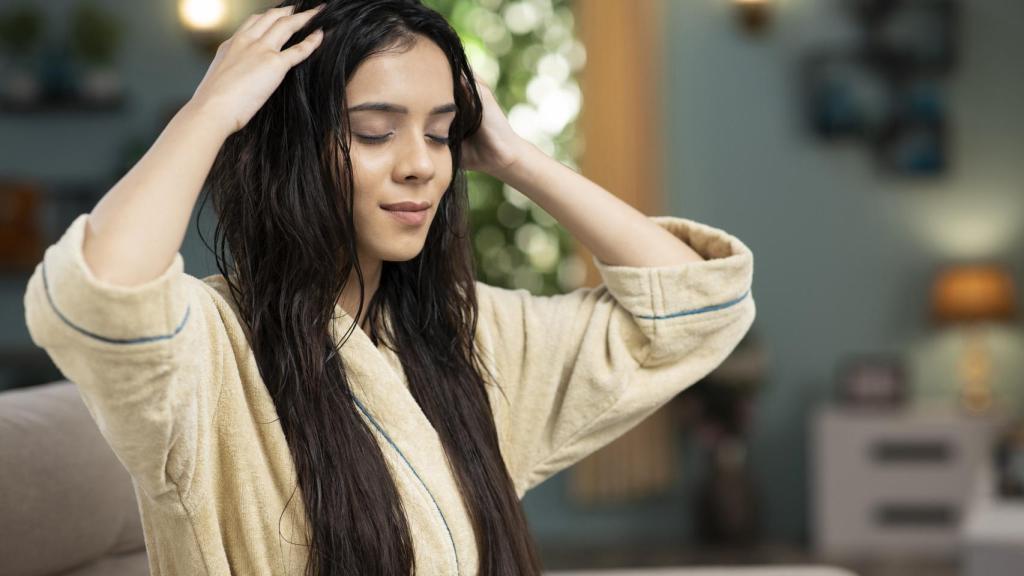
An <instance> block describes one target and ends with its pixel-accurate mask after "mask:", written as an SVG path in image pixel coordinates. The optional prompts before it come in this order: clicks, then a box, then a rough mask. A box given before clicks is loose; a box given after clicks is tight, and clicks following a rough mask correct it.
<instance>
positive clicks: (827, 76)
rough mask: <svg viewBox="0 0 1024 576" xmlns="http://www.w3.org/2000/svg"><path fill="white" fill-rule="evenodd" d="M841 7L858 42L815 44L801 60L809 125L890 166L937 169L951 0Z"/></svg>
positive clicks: (951, 41) (953, 51)
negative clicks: (854, 143) (853, 142)
mask: <svg viewBox="0 0 1024 576" xmlns="http://www.w3.org/2000/svg"><path fill="white" fill-rule="evenodd" d="M846 6H847V8H848V12H849V13H850V14H852V15H853V17H854V18H855V19H856V21H857V23H858V26H859V29H860V35H859V38H860V39H859V42H858V43H856V44H854V45H851V46H842V47H839V46H833V47H825V48H818V49H815V50H814V51H812V52H810V53H809V54H808V55H807V56H806V57H805V58H804V60H803V62H802V64H801V70H800V76H801V83H802V86H803V88H802V92H803V98H804V104H803V105H804V108H805V110H806V112H805V116H806V118H807V122H808V124H809V127H810V129H811V131H812V132H813V133H815V134H817V135H819V136H820V137H822V138H825V139H829V140H835V139H840V138H842V139H857V140H861V141H863V142H865V143H866V144H867V145H868V146H869V148H870V149H871V150H872V151H873V154H874V156H875V159H876V162H877V165H878V166H880V167H881V168H883V169H885V170H887V171H888V172H889V173H895V174H903V175H916V176H927V175H939V174H941V173H943V172H944V171H945V170H946V169H947V168H948V166H949V164H950V159H949V155H948V150H949V134H948V129H947V126H946V115H947V105H946V97H945V87H944V84H943V80H944V79H945V77H946V76H948V75H949V74H950V73H952V71H953V70H954V68H955V65H956V60H957V53H958V44H959V39H958V38H959V33H958V28H957V22H958V20H959V14H960V10H959V4H958V2H957V0H847V2H846Z"/></svg>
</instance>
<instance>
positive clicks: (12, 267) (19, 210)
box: [0, 180, 45, 274]
mask: <svg viewBox="0 0 1024 576" xmlns="http://www.w3.org/2000/svg"><path fill="white" fill-rule="evenodd" d="M42 196H43V191H42V189H41V187H40V186H39V185H38V184H35V183H33V182H26V181H10V180H0V273H4V274H23V273H25V272H30V271H31V270H32V269H33V268H34V267H35V265H36V264H38V263H39V261H40V260H42V258H43V249H44V247H45V241H44V240H45V239H44V235H43V230H42V214H41V210H42V204H43V200H42Z"/></svg>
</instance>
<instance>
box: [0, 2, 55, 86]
mask: <svg viewBox="0 0 1024 576" xmlns="http://www.w3.org/2000/svg"><path fill="white" fill-rule="evenodd" d="M45 27H46V20H45V17H44V16H43V12H42V10H40V9H39V7H37V6H35V5H34V4H31V3H29V2H23V3H22V4H20V5H18V6H16V7H14V8H12V9H10V10H8V11H7V12H5V13H3V14H2V15H0V53H2V55H3V59H4V65H5V66H4V68H5V69H4V73H3V85H2V90H3V92H2V95H3V98H4V99H5V100H9V101H12V102H23V103H27V102H33V101H35V100H36V99H38V98H39V96H40V93H41V92H42V88H41V87H40V85H39V80H38V79H37V78H36V72H35V69H34V64H33V58H34V57H35V56H36V52H37V51H38V49H39V46H40V43H41V40H42V37H43V31H44V29H45Z"/></svg>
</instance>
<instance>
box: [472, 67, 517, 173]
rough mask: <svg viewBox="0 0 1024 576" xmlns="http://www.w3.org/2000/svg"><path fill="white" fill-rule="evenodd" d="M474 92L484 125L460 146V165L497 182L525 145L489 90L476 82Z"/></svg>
mask: <svg viewBox="0 0 1024 576" xmlns="http://www.w3.org/2000/svg"><path fill="white" fill-rule="evenodd" d="M476 88H477V91H478V92H479V93H480V100H481V101H482V102H483V105H484V112H483V121H482V122H481V123H480V129H479V130H477V131H476V133H475V134H473V135H472V136H470V137H469V138H467V139H466V140H464V141H463V142H462V165H463V168H465V169H466V170H475V171H477V172H483V173H485V174H488V175H490V176H494V177H495V178H499V179H500V178H501V176H502V175H503V174H504V173H505V171H506V170H508V169H509V168H510V167H511V166H512V165H513V164H515V163H516V161H517V160H518V159H519V157H520V154H521V152H520V151H521V150H522V149H523V146H525V145H526V144H527V141H526V140H524V139H523V138H522V137H521V136H519V134H516V132H515V130H513V129H512V125H511V124H509V122H508V118H506V117H505V113H504V112H502V110H501V106H500V105H499V104H498V101H497V100H496V99H495V98H494V93H492V92H491V89H490V88H489V87H488V86H487V85H486V84H484V83H483V82H481V81H480V80H479V79H477V80H476Z"/></svg>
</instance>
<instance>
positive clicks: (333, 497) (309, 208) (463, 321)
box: [200, 0, 540, 576]
mask: <svg viewBox="0 0 1024 576" xmlns="http://www.w3.org/2000/svg"><path fill="white" fill-rule="evenodd" d="M290 3H291V2H284V3H282V4H281V5H282V6H283V5H287V4H290ZM316 3H318V0H310V1H305V0H302V1H299V2H298V3H297V6H296V12H298V11H301V10H305V9H308V8H312V7H313V5H314V4H316ZM320 27H322V28H323V29H324V32H325V36H324V39H323V41H322V43H321V45H320V46H319V47H318V48H317V49H316V51H314V53H313V54H312V55H311V56H310V57H309V58H308V59H307V60H305V61H304V62H302V63H300V64H299V65H297V66H295V67H294V68H292V69H291V70H290V71H289V72H288V74H287V76H286V77H285V78H284V80H283V82H282V83H281V85H280V86H279V87H278V89H277V90H276V91H275V92H274V93H273V95H272V96H271V97H270V98H269V99H268V101H267V102H266V103H265V105H264V106H263V107H262V108H261V109H260V110H259V112H258V113H257V114H256V115H255V116H254V117H253V118H252V119H251V120H250V121H249V122H248V124H246V126H245V127H243V128H242V129H241V130H239V131H238V132H236V133H234V134H232V135H231V136H230V137H229V138H228V139H227V141H226V142H225V144H224V146H223V148H222V149H221V151H220V153H219V154H218V156H217V158H216V160H215V161H214V165H213V167H212V169H211V172H210V176H209V178H208V181H207V184H208V186H207V190H208V192H209V196H210V197H212V199H213V204H214V207H215V210H216V212H217V214H218V222H217V227H216V239H215V245H216V248H215V249H214V253H215V255H216V258H217V267H218V268H219V269H220V272H221V275H222V276H224V278H225V280H226V281H227V284H228V286H229V288H230V291H231V295H232V297H233V298H234V299H235V301H236V303H237V305H238V309H239V313H240V315H241V316H242V320H243V322H244V326H245V329H246V330H247V331H248V334H247V336H248V338H249V339H250V345H251V347H252V349H253V352H254V355H255V358H256V361H257V364H258V366H259V371H260V374H261V376H262V378H263V380H264V382H265V384H266V386H267V389H268V390H269V392H270V395H271V397H272V398H273V401H274V404H275V406H276V409H277V415H278V418H279V420H280V422H281V427H282V429H283V431H284V434H285V437H286V438H287V441H288V445H289V448H290V450H291V453H292V457H293V460H294V462H295V468H296V473H297V478H298V486H297V487H296V488H300V489H301V493H302V502H303V503H304V505H305V510H306V514H307V518H308V520H309V525H310V530H311V532H312V533H311V534H310V535H309V561H308V563H307V570H306V574H307V575H315V574H319V575H336V574H374V575H377V574H380V575H406V574H410V573H413V572H414V571H415V561H414V556H413V547H412V539H411V536H410V533H409V525H408V522H407V519H406V516H405V511H404V508H403V507H402V505H401V499H400V497H399V494H398V491H397V487H396V485H395V483H394V481H393V479H392V477H391V475H390V473H389V469H388V466H387V464H386V461H385V460H384V456H383V454H382V453H381V451H380V446H379V445H378V444H377V442H376V440H375V439H374V436H373V435H372V434H371V431H370V429H369V428H368V426H367V425H366V423H365V422H364V421H363V420H362V418H361V417H360V416H359V412H358V408H357V406H356V405H355V400H354V399H353V395H352V391H351V389H350V387H349V383H348V378H347V375H346V369H345V366H344V363H343V362H342V358H341V355H340V354H339V353H338V349H337V348H336V342H335V341H334V338H333V336H332V332H331V323H332V321H333V319H334V318H335V316H334V311H335V304H336V302H337V301H338V298H339V296H340V295H341V293H342V290H343V288H344V285H345V283H346V282H347V280H348V278H349V276H350V272H351V271H352V270H353V268H354V269H355V270H356V276H357V277H358V280H359V284H360V290H359V293H360V302H359V309H358V311H357V312H356V314H355V315H354V317H355V318H361V317H362V310H363V304H364V303H363V299H362V293H363V285H364V284H365V282H364V279H363V272H362V268H361V267H360V265H359V262H358V258H356V256H355V255H356V254H357V251H356V235H355V224H354V221H353V210H354V208H353V201H354V188H355V185H354V182H353V177H352V165H351V160H350V157H349V142H350V137H349V135H350V132H349V125H348V118H347V117H346V115H345V113H344V112H343V111H344V110H345V109H346V108H347V102H346V101H345V86H346V84H347V82H348V81H349V79H350V77H351V75H352V74H353V73H354V71H355V70H356V68H357V67H358V65H359V64H360V63H361V62H362V61H363V60H364V59H366V58H367V57H369V56H371V55H373V54H375V53H377V52H381V51H383V50H387V49H392V48H397V49H403V48H405V47H408V46H410V44H411V42H413V41H415V40H416V36H415V35H421V36H423V37H425V38H428V39H429V40H431V41H433V42H434V43H436V44H437V46H438V47H440V48H441V50H442V51H444V53H445V54H446V55H447V57H448V61H449V64H450V65H451V70H452V76H453V78H454V79H455V86H454V95H455V103H456V107H457V111H456V116H455V120H454V123H453V124H452V126H451V130H450V133H449V137H450V143H449V145H450V147H451V153H452V163H453V171H452V173H453V178H452V182H451V184H450V185H449V187H448V189H447V190H446V192H445V194H444V196H443V197H442V200H441V202H440V204H439V206H438V210H437V213H436V214H437V215H436V217H435V220H434V222H432V224H431V227H430V230H429V232H428V235H427V239H426V243H425V246H424V248H423V250H422V251H421V252H420V253H419V254H418V255H417V256H416V257H415V258H413V259H411V260H409V261H404V262H384V263H383V265H382V269H381V276H380V283H379V287H378V289H377V290H376V292H375V293H374V295H373V297H372V298H371V299H370V302H369V304H368V309H367V314H366V318H367V322H368V323H369V326H370V330H369V336H370V338H371V340H372V341H373V343H374V345H379V344H380V343H384V345H386V346H388V347H389V348H391V349H392V350H394V351H395V352H396V354H397V355H398V357H399V358H400V359H401V362H402V366H403V368H404V370H405V373H406V376H407V378H408V381H409V390H410V391H411V393H412V395H413V397H414V398H415V399H416V401H417V402H418V403H419V405H420V407H421V409H422V410H423V412H424V414H425V415H426V416H427V418H428V419H429V420H430V423H431V424H432V425H433V427H434V428H435V429H436V431H437V433H438V435H439V436H440V439H441V441H442V444H443V446H444V449H445V451H446V453H447V456H448V459H449V461H450V465H451V467H452V471H453V473H454V476H455V478H456V480H457V485H458V487H459V490H460V491H461V495H462V499H463V502H464V503H465V505H466V508H467V510H468V511H469V513H470V517H471V519H472V524H473V528H474V530H475V534H476V543H477V546H478V548H479V574H481V575H488V576H490V575H495V576H498V575H501V576H505V575H509V576H511V575H516V576H519V575H522V574H539V573H540V562H539V559H538V556H537V553H536V551H535V547H534V544H533V542H532V540H531V537H530V534H529V531H528V526H527V522H526V519H525V515H524V514H523V511H522V507H521V504H520V502H519V498H518V497H517V495H516V492H515V489H514V486H513V483H512V480H511V478H510V477H509V473H508V470H507V468H506V467H505V464H504V461H503V459H502V457H501V453H500V450H499V446H498V438H497V433H496V430H495V425H494V419H493V414H492V412H491V407H490V404H489V402H488V395H487V391H486V389H485V380H484V378H483V377H482V372H481V370H482V369H485V368H484V366H483V364H482V363H481V362H480V359H479V357H478V351H477V350H476V349H475V347H474V338H473V335H474V334H475V333H476V329H477V301H476V294H475V288H474V282H475V270H474V268H473V257H472V252H471V244H470V239H469V238H470V235H469V230H468V228H469V223H468V197H467V192H466V180H465V175H464V173H463V172H462V171H461V170H460V169H459V168H460V164H461V155H460V147H461V144H462V141H463V140H464V139H465V138H466V137H468V136H470V135H472V134H473V133H475V132H476V130H477V129H478V128H479V126H480V123H481V119H482V104H481V101H480V95H479V93H478V92H477V90H476V86H475V81H474V79H473V74H472V71H471V69H470V68H469V66H468V64H467V60H466V56H465V53H464V51H463V47H462V44H461V42H460V40H459V38H458V36H457V34H456V33H455V31H454V30H453V29H452V28H451V26H450V25H449V24H448V22H447V21H446V20H445V19H444V17H443V16H442V15H440V14H438V13H437V12H435V11H434V10H431V9H430V8H428V7H426V6H424V5H422V4H421V3H420V1H419V0H333V1H329V2H328V5H327V6H326V7H325V8H324V10H323V11H322V12H321V13H320V14H318V15H317V16H316V17H314V18H313V19H312V20H311V21H310V22H309V23H308V24H307V25H306V26H305V27H304V29H303V30H300V31H299V32H297V33H296V34H295V35H294V36H293V37H292V39H291V40H290V41H289V42H288V43H287V44H285V46H284V48H287V47H288V46H290V45H292V44H294V43H295V42H298V41H300V40H301V39H302V38H304V37H305V35H306V33H308V32H310V31H312V30H314V29H316V28H320ZM339 159H342V160H343V162H344V165H343V168H342V167H339V163H340V162H339ZM204 199H205V197H204ZM204 203H205V200H204ZM200 209H201V208H200ZM225 244H226V245H227V246H228V248H229V249H230V256H231V257H232V259H233V264H232V265H231V266H233V271H231V272H228V266H229V264H228V263H227V261H228V259H227V255H226V254H224V253H222V251H223V248H224V245H225ZM385 318H388V319H390V318H400V319H401V322H390V321H389V320H388V321H385ZM355 327H356V324H355V322H354V321H353V323H352V328H353V330H354V329H355ZM351 333H352V331H351V330H350V331H349V332H348V333H347V334H346V338H344V339H343V340H342V342H341V343H342V345H344V342H345V341H347V337H348V335H351ZM492 376H493V375H492ZM492 380H493V378H492ZM494 383H495V384H496V380H494ZM293 496H294V491H293ZM290 501H291V500H289V502H290Z"/></svg>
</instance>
